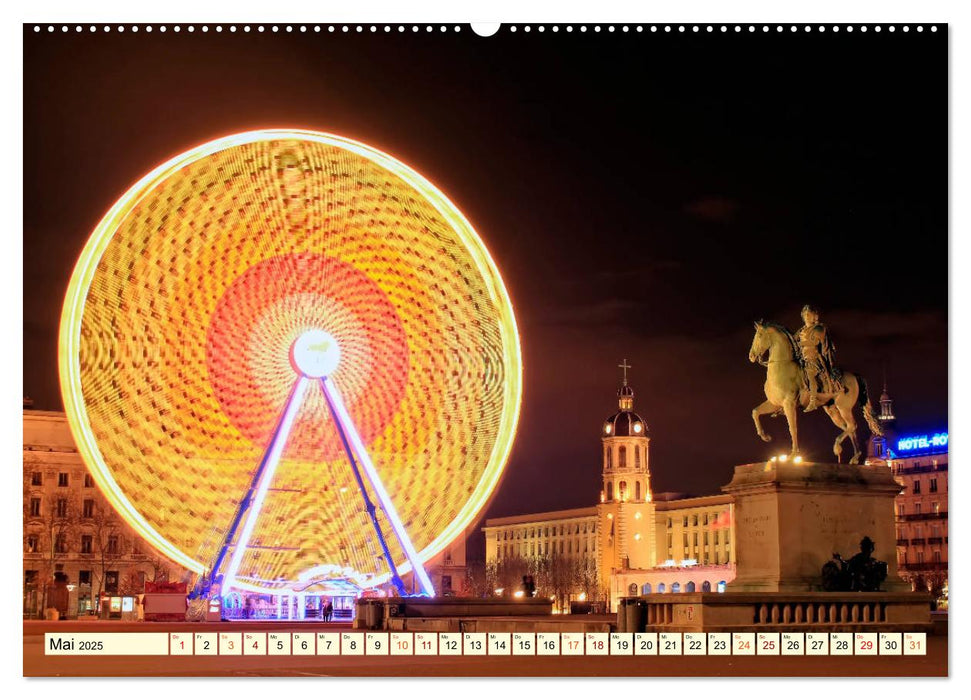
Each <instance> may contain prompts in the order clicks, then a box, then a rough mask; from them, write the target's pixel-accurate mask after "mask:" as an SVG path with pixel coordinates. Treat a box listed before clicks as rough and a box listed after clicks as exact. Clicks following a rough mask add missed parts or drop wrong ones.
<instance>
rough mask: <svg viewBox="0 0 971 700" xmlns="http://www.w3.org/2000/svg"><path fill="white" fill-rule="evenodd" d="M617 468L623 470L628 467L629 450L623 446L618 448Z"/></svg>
mask: <svg viewBox="0 0 971 700" xmlns="http://www.w3.org/2000/svg"><path fill="white" fill-rule="evenodd" d="M617 466H618V467H620V468H621V469H624V468H626V467H627V448H626V447H624V446H623V445H621V446H620V447H618V448H617Z"/></svg>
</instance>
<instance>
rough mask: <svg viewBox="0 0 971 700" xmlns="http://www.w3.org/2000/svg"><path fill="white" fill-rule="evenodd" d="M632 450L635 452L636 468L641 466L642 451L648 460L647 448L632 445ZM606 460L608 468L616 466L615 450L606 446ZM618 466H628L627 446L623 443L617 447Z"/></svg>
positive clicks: (622, 467)
mask: <svg viewBox="0 0 971 700" xmlns="http://www.w3.org/2000/svg"><path fill="white" fill-rule="evenodd" d="M631 450H632V451H633V453H634V469H640V468H641V452H642V451H643V453H644V461H645V462H647V448H646V447H644V448H637V447H632V448H631ZM604 462H605V464H606V466H607V469H613V468H614V451H613V450H612V449H610V448H609V447H605V448H604ZM617 468H618V469H626V468H627V447H626V446H625V445H621V446H620V447H618V448H617Z"/></svg>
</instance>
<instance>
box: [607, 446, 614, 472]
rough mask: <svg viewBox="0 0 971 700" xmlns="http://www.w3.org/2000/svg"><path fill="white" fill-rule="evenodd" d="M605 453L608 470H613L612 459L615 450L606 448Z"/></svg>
mask: <svg viewBox="0 0 971 700" xmlns="http://www.w3.org/2000/svg"><path fill="white" fill-rule="evenodd" d="M605 452H606V455H607V457H606V459H607V469H613V458H612V454H613V450H611V449H610V448H609V447H607V448H605Z"/></svg>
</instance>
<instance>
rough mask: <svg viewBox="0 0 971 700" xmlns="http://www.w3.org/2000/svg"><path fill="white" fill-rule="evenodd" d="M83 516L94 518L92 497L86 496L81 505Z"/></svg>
mask: <svg viewBox="0 0 971 700" xmlns="http://www.w3.org/2000/svg"><path fill="white" fill-rule="evenodd" d="M81 517H82V518H93V517H94V500H93V499H90V498H85V499H84V503H83V504H82V505H81Z"/></svg>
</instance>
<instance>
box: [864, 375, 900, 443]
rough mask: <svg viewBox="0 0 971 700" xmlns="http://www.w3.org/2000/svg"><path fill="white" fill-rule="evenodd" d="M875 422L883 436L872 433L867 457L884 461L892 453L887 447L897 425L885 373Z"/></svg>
mask: <svg viewBox="0 0 971 700" xmlns="http://www.w3.org/2000/svg"><path fill="white" fill-rule="evenodd" d="M877 423H878V424H879V425H880V428H881V430H883V436H880V435H873V436H871V437H870V445H869V455H868V456H869V457H871V458H873V460H874V461H885V460H888V459H891V458H892V457H893V454H892V453H891V451H890V449H889V445H890V444H891V443H892V440H891V438H892V437H893V435H894V433H895V428H896V426H897V417H896V416H895V415H894V414H893V399H891V398H890V394H889V393H888V392H887V375H886V372H884V375H883V393H882V394H880V413H879V414H878V415H877Z"/></svg>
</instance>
